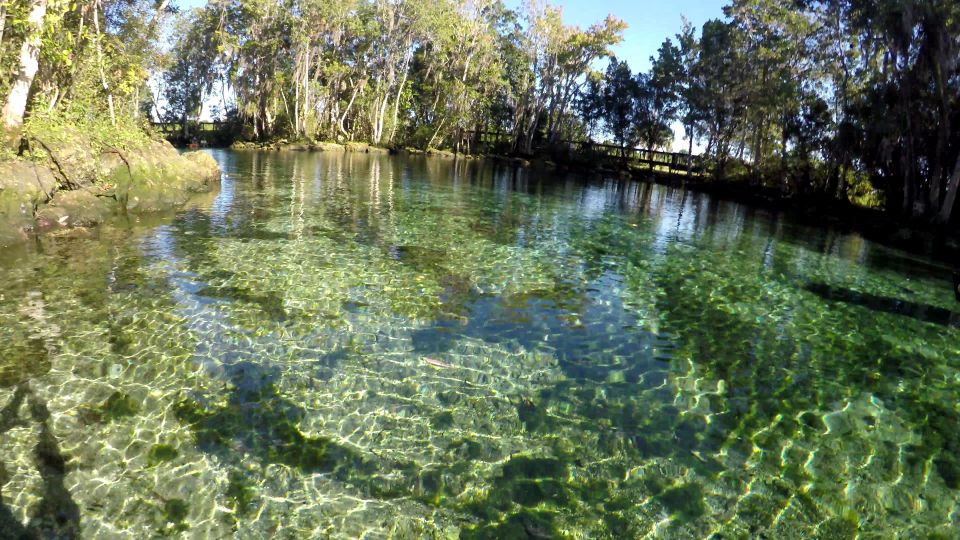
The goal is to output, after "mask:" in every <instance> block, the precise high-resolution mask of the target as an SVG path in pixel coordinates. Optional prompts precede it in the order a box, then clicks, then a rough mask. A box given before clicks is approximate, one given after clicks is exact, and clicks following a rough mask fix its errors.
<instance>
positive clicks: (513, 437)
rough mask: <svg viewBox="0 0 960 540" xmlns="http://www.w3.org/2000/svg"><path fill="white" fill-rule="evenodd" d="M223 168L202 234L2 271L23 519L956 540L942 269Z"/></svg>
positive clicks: (313, 531)
mask: <svg viewBox="0 0 960 540" xmlns="http://www.w3.org/2000/svg"><path fill="white" fill-rule="evenodd" d="M216 155H217V156H218V159H219V160H220V164H221V166H222V167H223V169H224V170H225V172H226V173H227V176H226V177H225V179H224V182H223V185H222V190H221V192H220V193H219V195H218V196H217V197H216V198H215V199H212V200H211V201H209V203H208V204H207V205H206V206H199V207H196V208H193V209H190V210H188V211H184V212H182V213H180V214H178V215H176V216H174V217H171V218H168V219H166V220H163V219H158V220H156V221H153V222H151V223H149V224H148V223H145V222H144V223H141V224H138V223H136V219H137V218H135V217H133V218H131V220H130V222H129V223H126V224H111V225H106V226H104V227H101V228H100V229H98V230H97V231H96V232H95V233H93V234H91V235H90V236H89V237H88V238H60V237H48V238H45V239H43V240H41V242H40V243H39V246H38V247H37V248H36V249H34V248H27V247H23V248H22V249H21V250H19V251H17V252H11V255H10V257H9V258H5V259H3V260H0V283H2V285H0V343H4V344H5V346H4V348H2V350H0V456H3V457H2V458H0V471H5V472H3V474H2V478H0V480H2V481H3V482H4V483H3V486H2V489H3V495H4V496H3V497H2V502H0V522H2V523H7V522H8V521H3V520H4V519H6V516H10V521H9V522H10V523H19V524H24V523H27V524H29V523H30V521H31V515H32V514H34V513H36V512H37V510H36V509H38V508H39V509H41V510H42V512H41V513H42V514H43V515H42V516H41V517H42V519H43V520H53V521H51V523H54V524H55V521H56V512H55V511H53V510H52V508H53V503H51V501H61V502H64V504H65V505H66V506H65V507H68V508H76V512H75V513H74V512H73V511H71V512H70V515H68V516H67V518H68V519H67V521H66V522H65V525H63V527H62V529H63V530H68V529H69V528H71V527H76V530H78V531H79V533H78V534H77V536H80V537H85V538H96V537H104V536H111V535H113V534H115V532H116V531H124V534H129V535H131V536H136V537H150V536H155V535H166V536H176V535H186V536H196V537H205V538H268V537H304V538H325V537H332V538H357V537H362V536H366V537H371V538H383V537H391V536H392V537H395V538H419V537H426V538H524V539H529V538H642V537H645V536H652V537H655V536H658V535H659V536H660V537H668V538H709V537H711V535H715V536H716V537H724V538H752V537H764V536H765V537H770V538H814V537H821V538H848V537H854V536H856V535H859V537H861V538H883V537H888V536H893V535H897V534H899V535H901V536H904V537H918V538H926V537H930V538H936V537H944V538H949V537H951V536H955V534H953V531H954V530H956V529H957V528H958V527H960V521H958V520H960V512H957V508H958V504H960V493H958V490H957V478H958V473H957V471H958V470H960V468H958V466H957V463H958V461H957V459H956V456H957V455H958V452H960V431H958V430H956V429H954V426H955V425H956V424H957V420H958V418H960V409H957V406H956V403H957V401H956V395H957V392H958V390H960V365H958V362H960V347H958V345H957V344H958V343H960V339H958V338H960V335H958V329H956V328H954V327H952V326H950V324H949V321H950V319H951V317H953V313H954V311H956V310H957V309H956V306H955V305H954V304H953V300H952V291H951V283H950V273H949V271H948V269H944V268H943V267H941V266H940V265H938V264H937V263H936V262H935V261H919V262H918V261H917V260H916V259H915V258H907V257H905V256H904V255H902V254H899V253H897V252H894V251H890V250H888V249H886V248H882V247H880V246H876V245H874V244H871V243H869V242H867V241H865V240H863V239H861V238H859V237H857V236H856V235H849V234H844V233H840V232H836V231H831V230H826V229H822V230H814V229H808V228H804V227H799V226H797V225H795V224H793V223H791V222H790V221H789V220H785V219H782V218H780V217H778V216H773V215H770V214H767V213H765V212H760V211H756V210H751V209H749V208H745V207H741V206H738V205H733V204H728V203H720V202H717V201H714V200H711V199H709V198H708V197H705V196H702V195H696V194H690V193H687V194H684V193H683V192H681V191H676V190H670V189H666V188H662V187H651V186H646V185H643V184H637V183H633V182H623V181H613V180H596V181H585V180H583V179H580V178H575V177H568V176H563V175H559V176H556V175H552V174H549V173H537V172H536V171H516V170H512V169H505V168H500V167H498V166H495V165H493V164H489V163H483V162H473V163H470V164H464V163H457V162H452V161H441V160H431V159H425V158H416V157H414V158H409V159H403V158H393V157H386V156H370V155H366V154H357V153H346V154H340V153H338V154H335V155H332V154H327V155H323V154H320V155H318V154H265V153H260V152H244V153H242V154H239V153H230V152H219V153H217V154H216ZM538 174H549V175H548V176H538ZM891 302H899V304H898V305H901V306H902V309H900V310H894V309H891V306H892V305H894V304H892V303H891ZM426 359H433V360H434V361H433V362H430V361H427V360H426ZM45 410H46V411H47V412H46V414H45V413H44V411H45ZM41 457H42V459H41ZM43 501H46V502H43ZM70 504H73V505H74V506H70ZM74 514H75V516H74ZM74 517H76V520H75V521H71V520H73V519H74ZM37 519H38V520H39V519H40V518H37ZM49 530H54V528H51V529H49ZM70 530H72V529H70Z"/></svg>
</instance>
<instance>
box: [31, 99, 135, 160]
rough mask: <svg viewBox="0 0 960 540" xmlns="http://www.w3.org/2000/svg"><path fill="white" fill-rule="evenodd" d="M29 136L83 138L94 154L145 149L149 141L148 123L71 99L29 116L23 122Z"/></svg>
mask: <svg viewBox="0 0 960 540" xmlns="http://www.w3.org/2000/svg"><path fill="white" fill-rule="evenodd" d="M24 133H25V134H26V135H27V136H33V137H37V138H39V139H41V140H44V141H46V140H50V139H53V140H61V141H68V140H74V139H77V138H78V137H82V139H83V143H82V144H84V145H85V146H88V147H89V148H90V150H91V151H92V152H93V153H99V152H102V151H103V150H106V149H110V148H116V149H121V150H126V149H133V148H142V147H144V146H146V145H147V144H148V143H149V142H150V135H149V132H148V131H147V129H146V125H145V123H141V122H135V121H125V122H117V123H116V124H113V123H111V122H110V119H109V118H107V117H104V116H101V115H98V114H96V113H95V112H92V111H90V110H88V109H87V108H86V107H84V105H83V104H82V103H79V102H71V103H70V104H69V105H68V106H66V107H65V108H64V109H62V110H59V111H55V112H40V113H35V114H33V115H31V116H30V118H29V119H28V120H27V122H26V124H25V125H24Z"/></svg>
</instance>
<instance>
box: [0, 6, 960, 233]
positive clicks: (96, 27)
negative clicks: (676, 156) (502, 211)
mask: <svg viewBox="0 0 960 540" xmlns="http://www.w3.org/2000/svg"><path fill="white" fill-rule="evenodd" d="M48 2H49V3H48ZM0 15H2V17H0V21H2V22H0V92H2V94H0V95H3V96H5V97H6V99H5V102H4V110H3V115H4V124H5V125H6V126H7V130H8V131H10V130H14V131H15V130H17V129H19V126H20V124H22V122H23V120H24V117H25V116H26V117H27V124H28V126H29V123H30V119H29V118H31V117H46V118H51V117H53V118H57V117H62V118H69V119H71V121H77V120H78V119H80V120H82V119H84V118H89V117H91V116H97V117H99V118H109V120H110V124H111V125H126V124H129V122H128V119H139V120H140V121H141V122H144V121H145V120H146V119H148V118H149V117H151V116H157V117H158V118H159V119H160V120H163V121H167V122H179V123H182V124H183V126H184V132H185V133H183V134H182V135H183V136H186V137H189V135H190V134H189V127H190V125H191V121H196V120H197V119H198V118H199V116H200V113H201V108H202V106H203V105H204V104H208V105H210V104H213V103H215V104H216V105H215V106H214V108H215V109H216V110H215V111H214V113H215V115H216V116H217V117H218V118H221V119H224V120H226V121H228V122H230V123H231V124H230V125H234V126H237V131H238V132H239V133H240V135H241V136H242V137H244V138H248V139H259V140H265V139H272V138H281V137H282V138H287V139H314V140H339V141H350V140H355V141H364V142H368V143H372V144H375V145H381V146H414V147H419V148H450V147H454V146H456V145H457V144H459V142H460V141H462V140H463V137H464V134H466V133H490V132H493V133H498V134H506V137H498V140H504V141H505V142H504V143H503V144H502V146H503V148H501V149H499V150H500V151H502V152H504V153H515V154H525V153H530V152H531V151H532V150H533V149H534V148H543V147H544V146H549V145H550V144H554V143H557V144H559V142H560V141H563V140H589V139H592V140H597V141H602V140H610V141H612V142H613V143H615V144H617V145H620V146H621V147H622V148H624V149H626V148H632V147H636V146H640V147H643V148H650V149H655V148H661V147H664V146H667V145H669V144H671V143H672V140H673V134H672V131H671V126H672V125H676V124H677V123H679V124H680V125H682V126H683V127H684V131H685V134H686V137H687V138H688V139H689V141H690V142H689V144H690V148H691V149H693V144H694V143H696V144H697V146H698V147H700V148H703V149H705V153H706V154H707V156H708V168H709V171H710V173H711V174H713V175H715V176H717V177H722V178H728V179H729V178H740V179H743V180H745V181H747V182H750V183H752V184H754V185H758V186H761V185H762V186H764V187H765V188H768V189H769V188H774V189H778V190H781V191H783V192H785V193H789V194H795V195H800V196H807V197H819V198H828V199H837V200H840V201H848V200H854V201H856V202H859V203H862V204H870V205H874V206H882V207H884V208H886V209H887V210H888V211H890V212H891V213H893V214H895V215H897V216H899V217H902V218H910V219H921V220H927V221H931V222H939V223H949V222H951V219H952V218H953V210H954V207H955V206H956V195H957V191H958V189H960V129H958V128H957V126H960V2H956V1H955V0H824V1H813V0H734V1H733V2H732V3H731V4H730V5H729V6H728V7H726V8H724V18H723V19H718V20H712V21H708V22H707V23H705V24H704V25H703V27H702V28H693V27H692V26H691V25H689V24H685V25H684V26H683V28H682V30H681V31H680V32H679V33H678V34H677V35H676V36H672V37H670V38H668V39H666V40H665V41H664V43H663V45H662V46H661V47H660V49H659V51H658V53H657V55H656V56H655V57H654V58H652V59H651V60H652V67H651V69H650V71H649V72H647V73H635V72H633V71H632V70H631V68H630V67H629V66H628V65H627V63H626V62H624V61H622V60H621V59H616V58H613V57H612V55H611V47H612V46H613V45H615V44H617V43H619V42H620V41H621V39H622V35H623V31H624V29H625V27H626V25H625V24H624V23H623V22H622V21H620V20H618V19H616V18H615V17H613V16H610V17H608V18H607V19H606V20H604V21H600V22H598V23H597V24H595V25H593V26H590V27H589V28H586V29H583V28H578V27H574V26H570V25H566V24H564V23H563V20H562V16H561V15H562V14H561V10H560V9H559V8H557V7H553V6H550V5H547V4H544V3H542V2H538V1H529V2H527V3H526V4H524V5H523V6H522V7H521V8H519V9H518V10H511V9H508V8H506V7H505V5H504V4H503V3H502V2H501V1H499V0H283V1H278V0H211V1H210V2H209V3H208V4H207V6H206V7H204V8H200V9H194V10H192V11H189V12H178V10H177V9H175V7H171V6H170V5H168V4H167V0H150V1H147V0H119V1H108V0H92V1H91V0H77V1H75V2H50V1H49V0H6V1H3V0H0ZM163 36H168V37H169V38H170V41H171V43H172V47H162V46H161V41H162V38H163ZM598 66H600V67H601V69H600V70H599V71H598V70H597V67H598ZM604 66H605V67H604ZM151 74H152V75H154V77H153V81H154V84H149V83H148V79H149V78H150V75H151ZM208 112H209V111H208ZM627 155H628V153H627V152H624V156H627ZM625 159H626V158H625Z"/></svg>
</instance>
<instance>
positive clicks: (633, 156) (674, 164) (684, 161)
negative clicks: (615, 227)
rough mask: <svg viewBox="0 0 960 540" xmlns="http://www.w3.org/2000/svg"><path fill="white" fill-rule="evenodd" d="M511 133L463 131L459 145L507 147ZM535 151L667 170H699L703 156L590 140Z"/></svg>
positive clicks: (543, 145)
mask: <svg viewBox="0 0 960 540" xmlns="http://www.w3.org/2000/svg"><path fill="white" fill-rule="evenodd" d="M511 143H512V134H510V133H503V132H492V131H467V132H464V134H463V137H462V138H461V141H460V144H459V145H458V146H459V147H460V148H466V149H467V151H470V150H473V151H481V152H491V151H493V152H496V151H497V149H503V148H506V147H509V146H510V144H511ZM534 150H535V152H544V151H545V152H549V153H554V154H558V153H559V154H563V153H566V154H568V155H567V156H565V157H573V156H578V155H579V156H596V157H600V158H602V159H604V160H609V161H623V160H626V161H627V162H629V163H637V164H643V165H648V166H650V168H651V169H652V168H655V167H663V168H666V169H667V170H668V171H670V172H673V171H687V172H694V173H695V172H700V171H702V170H703V158H702V157H701V156H697V155H693V156H691V155H689V154H686V153H683V152H665V151H662V150H648V149H644V148H623V147H620V146H617V145H615V144H602V143H596V142H593V141H573V140H560V141H557V142H555V143H552V144H547V143H541V144H539V145H537V144H535V145H534Z"/></svg>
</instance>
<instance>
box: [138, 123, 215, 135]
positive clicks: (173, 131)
mask: <svg viewBox="0 0 960 540" xmlns="http://www.w3.org/2000/svg"><path fill="white" fill-rule="evenodd" d="M150 125H151V126H153V129H155V130H157V131H159V132H160V133H163V134H164V135H177V134H179V133H181V132H182V131H183V123H182V122H150ZM226 125H227V123H226V122H188V123H187V126H188V128H189V129H188V131H189V132H190V133H191V134H194V133H203V132H205V131H206V132H210V131H220V130H221V129H223V127H224V126H226Z"/></svg>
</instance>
